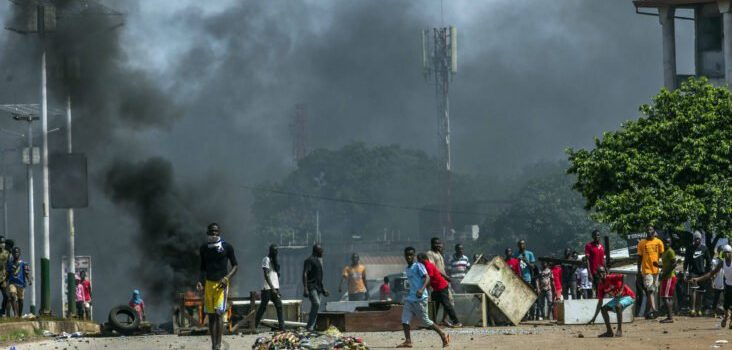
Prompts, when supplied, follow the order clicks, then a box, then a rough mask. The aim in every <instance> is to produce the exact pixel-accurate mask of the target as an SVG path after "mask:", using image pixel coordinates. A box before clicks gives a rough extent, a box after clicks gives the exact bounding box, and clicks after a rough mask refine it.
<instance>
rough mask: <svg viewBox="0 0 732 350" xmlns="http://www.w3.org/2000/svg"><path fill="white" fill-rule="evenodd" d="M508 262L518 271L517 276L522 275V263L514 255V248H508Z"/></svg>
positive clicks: (514, 270)
mask: <svg viewBox="0 0 732 350" xmlns="http://www.w3.org/2000/svg"><path fill="white" fill-rule="evenodd" d="M506 264H508V266H509V267H510V268H511V270H513V272H515V273H516V276H519V277H521V263H520V262H519V259H517V258H516V257H515V256H513V249H511V248H506Z"/></svg>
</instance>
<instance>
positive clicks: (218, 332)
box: [196, 223, 238, 350]
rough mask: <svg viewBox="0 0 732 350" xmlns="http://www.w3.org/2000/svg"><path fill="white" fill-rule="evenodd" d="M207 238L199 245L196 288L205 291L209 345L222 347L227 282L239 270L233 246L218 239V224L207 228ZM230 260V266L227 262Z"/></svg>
mask: <svg viewBox="0 0 732 350" xmlns="http://www.w3.org/2000/svg"><path fill="white" fill-rule="evenodd" d="M206 237H207V242H206V243H204V244H203V245H201V248H200V249H199V257H200V259H201V268H200V271H201V274H200V277H199V280H198V284H197V285H196V289H198V290H199V291H201V290H203V291H204V294H203V296H204V303H203V312H205V313H206V314H207V315H208V331H209V333H210V334H211V348H212V349H213V350H220V349H221V338H222V337H223V335H224V318H225V317H226V302H227V300H226V299H227V298H228V296H229V282H230V281H231V277H233V276H234V274H236V271H237V270H238V266H237V262H236V255H235V254H234V247H233V246H232V245H231V244H229V243H228V242H225V241H224V240H222V239H221V231H220V229H219V225H218V224H216V223H211V224H209V225H208V228H207V232H206ZM229 264H231V269H230V270H229V267H228V265H229Z"/></svg>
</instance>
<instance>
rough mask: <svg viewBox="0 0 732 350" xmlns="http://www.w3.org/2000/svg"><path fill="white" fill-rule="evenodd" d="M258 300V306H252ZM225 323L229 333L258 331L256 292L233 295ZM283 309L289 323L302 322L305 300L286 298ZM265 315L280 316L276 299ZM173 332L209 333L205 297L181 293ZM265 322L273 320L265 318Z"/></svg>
mask: <svg viewBox="0 0 732 350" xmlns="http://www.w3.org/2000/svg"><path fill="white" fill-rule="evenodd" d="M252 300H254V304H253V305H254V307H252ZM227 303H228V307H227V311H226V318H225V321H224V323H225V326H226V331H227V332H228V333H229V334H232V333H237V332H248V333H253V332H254V315H255V313H256V311H257V308H258V307H259V304H260V303H261V302H260V300H258V297H257V294H256V293H251V294H250V296H249V297H231V298H229V299H228V301H227ZM282 309H283V310H282V311H283V314H284V318H285V321H288V322H287V323H288V324H290V325H291V324H293V322H295V323H297V322H300V313H301V309H302V301H301V300H282ZM263 319H275V320H276V319H277V312H276V310H275V307H274V305H273V304H272V303H270V304H269V305H267V309H266V312H265V313H264V315H263ZM172 321H173V333H174V334H178V335H195V334H206V333H207V332H208V318H207V317H206V314H205V313H204V311H203V298H201V296H200V295H197V294H195V293H192V292H187V293H180V294H178V295H177V297H176V302H175V305H174V307H173V320H172ZM262 324H265V325H268V324H270V322H266V321H264V320H263V322H262Z"/></svg>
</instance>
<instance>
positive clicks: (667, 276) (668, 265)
mask: <svg viewBox="0 0 732 350" xmlns="http://www.w3.org/2000/svg"><path fill="white" fill-rule="evenodd" d="M664 243H665V244H666V250H665V251H664V252H663V254H662V255H661V264H662V265H663V266H662V268H661V276H660V278H661V299H663V302H664V304H665V306H666V318H665V319H663V320H661V323H673V322H674V310H673V305H674V301H673V299H674V291H675V290H676V272H675V271H674V270H675V269H676V252H675V251H674V248H673V247H672V246H671V236H669V237H666V238H665V239H664Z"/></svg>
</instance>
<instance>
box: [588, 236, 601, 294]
mask: <svg viewBox="0 0 732 350" xmlns="http://www.w3.org/2000/svg"><path fill="white" fill-rule="evenodd" d="M585 257H587V271H589V273H590V278H591V279H592V286H593V287H594V288H595V289H597V285H598V282H600V279H599V276H598V275H597V271H598V269H599V268H600V266H603V267H605V246H603V245H602V243H600V231H599V230H594V231H592V240H591V241H589V242H588V243H587V244H585Z"/></svg>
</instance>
